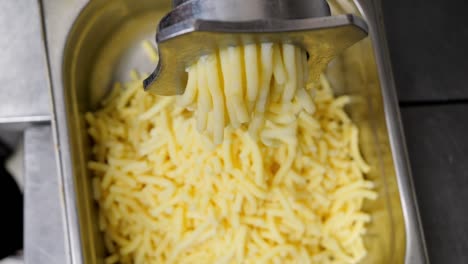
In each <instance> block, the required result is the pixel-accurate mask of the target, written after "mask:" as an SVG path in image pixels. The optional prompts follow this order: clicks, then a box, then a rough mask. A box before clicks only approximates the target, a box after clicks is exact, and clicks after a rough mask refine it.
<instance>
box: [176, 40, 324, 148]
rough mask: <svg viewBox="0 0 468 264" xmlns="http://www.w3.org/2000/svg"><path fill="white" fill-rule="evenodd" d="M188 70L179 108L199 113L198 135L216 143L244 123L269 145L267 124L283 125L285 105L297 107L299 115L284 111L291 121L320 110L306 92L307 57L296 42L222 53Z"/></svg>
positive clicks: (250, 45) (296, 110)
mask: <svg viewBox="0 0 468 264" xmlns="http://www.w3.org/2000/svg"><path fill="white" fill-rule="evenodd" d="M187 72H188V81H187V87H186V90H185V93H184V94H183V95H182V96H181V97H180V99H179V105H180V106H182V107H185V108H187V109H188V110H190V111H194V112H195V116H196V119H197V129H198V131H199V132H201V133H203V134H205V135H206V136H207V137H208V138H210V139H211V140H212V141H213V143H214V144H215V145H218V144H220V143H221V142H222V141H223V137H224V129H225V128H226V127H232V128H234V129H236V128H238V127H240V126H241V125H244V126H247V127H248V130H249V132H250V134H251V135H252V136H253V137H254V138H259V139H260V140H261V141H263V143H266V144H268V143H269V142H270V141H271V140H269V139H268V137H265V136H264V135H263V131H264V130H265V129H264V126H265V121H270V122H274V123H278V122H277V119H278V117H276V116H277V115H278V111H281V112H282V113H283V112H284V111H282V109H281V108H282V107H284V106H287V107H290V106H292V105H294V108H295V111H294V112H292V111H287V112H284V113H288V114H290V116H287V118H288V119H287V120H288V122H291V121H290V120H291V119H292V120H294V119H296V118H297V114H298V113H299V112H300V111H301V110H305V111H307V112H308V113H312V112H313V111H314V110H315V106H314V104H313V102H312V98H311V95H310V93H309V91H307V90H306V83H307V81H308V79H309V76H308V73H309V71H308V65H307V54H306V52H305V51H304V50H302V49H301V48H299V47H295V46H294V45H292V44H273V43H261V44H248V45H241V46H237V47H228V48H224V49H219V50H218V51H216V52H215V53H213V54H210V55H206V56H202V57H201V58H199V59H198V61H197V63H195V64H194V65H192V66H191V67H189V68H188V69H187ZM275 110H276V111H275ZM291 114H292V115H291ZM282 118H283V119H282V120H283V122H284V118H285V117H282Z"/></svg>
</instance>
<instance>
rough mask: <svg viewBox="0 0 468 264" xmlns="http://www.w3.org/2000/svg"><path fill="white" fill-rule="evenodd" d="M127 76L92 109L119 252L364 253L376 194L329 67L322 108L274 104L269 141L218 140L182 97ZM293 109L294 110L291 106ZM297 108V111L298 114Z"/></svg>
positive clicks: (138, 257) (313, 259)
mask: <svg viewBox="0 0 468 264" xmlns="http://www.w3.org/2000/svg"><path fill="white" fill-rule="evenodd" d="M133 75H134V80H133V81H131V82H129V83H125V84H123V85H121V84H116V85H115V87H114V89H113V92H112V94H111V95H110V96H109V97H108V98H107V99H105V100H104V101H103V102H102V108H101V109H100V110H98V111H97V112H95V113H87V114H86V120H87V123H88V125H89V130H88V131H89V135H90V136H91V138H92V140H93V141H94V145H93V147H92V153H93V157H92V160H91V161H89V163H88V167H89V169H90V170H92V171H93V180H92V182H93V190H94V198H95V199H96V201H97V203H98V205H99V209H100V210H99V228H100V230H101V231H102V232H103V234H104V241H105V245H106V248H107V250H108V253H109V255H108V257H107V258H106V260H105V262H106V263H108V264H111V263H255V264H257V263H357V262H359V261H360V260H361V259H362V258H363V257H364V256H365V255H366V250H365V248H364V245H363V238H362V236H363V235H364V234H365V232H366V228H365V225H366V223H367V222H369V221H370V216H369V215H368V214H366V213H365V212H363V211H362V205H363V202H364V200H365V199H375V198H376V196H377V195H376V193H375V192H374V191H373V190H372V189H373V183H372V182H369V181H367V180H365V177H364V175H363V173H366V172H368V170H369V167H368V165H367V164H366V163H365V162H364V160H363V158H362V157H361V155H360V152H359V148H358V129H357V128H356V126H355V125H354V124H353V123H352V121H351V120H350V119H349V118H348V116H347V115H346V113H345V111H344V110H343V107H344V106H345V105H346V104H347V103H349V102H350V98H349V97H347V96H341V97H338V98H335V97H334V95H333V93H332V90H331V88H330V85H329V83H328V81H327V79H326V78H325V77H321V82H320V84H317V85H316V86H315V87H314V91H315V96H314V98H313V103H314V105H315V108H316V109H315V111H314V112H313V113H312V114H309V113H307V111H305V110H304V109H303V108H301V107H299V108H298V107H297V106H296V105H294V104H285V105H279V104H277V105H275V104H273V105H272V106H271V108H270V109H271V116H272V117H274V118H275V120H276V121H275V122H271V121H266V123H265V124H266V125H265V126H266V127H265V129H264V131H263V132H262V137H263V138H264V139H267V140H266V141H267V142H269V143H271V144H272V145H274V146H273V147H272V146H268V145H265V144H264V143H263V142H262V141H258V140H256V139H255V138H254V137H252V136H251V135H250V134H249V131H248V128H246V127H238V128H237V129H234V128H232V127H230V126H228V127H227V128H226V129H224V134H223V138H224V139H223V141H222V143H221V144H219V145H217V146H213V144H212V142H211V140H210V138H209V137H207V136H206V135H203V134H200V133H198V132H197V121H196V119H195V118H194V113H193V112H191V111H188V110H187V109H185V108H184V107H181V106H179V105H178V104H177V102H176V101H178V100H180V98H179V99H177V98H173V97H160V96H156V95H151V94H148V93H145V92H144V91H143V88H142V86H141V83H142V80H141V79H140V78H138V76H137V75H136V74H133ZM288 116H289V117H288ZM291 116H297V118H290V117H291Z"/></svg>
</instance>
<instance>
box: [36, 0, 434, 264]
mask: <svg viewBox="0 0 468 264" xmlns="http://www.w3.org/2000/svg"><path fill="white" fill-rule="evenodd" d="M330 3H331V5H332V8H333V11H334V12H335V13H354V14H356V15H360V16H362V17H364V18H365V19H366V20H367V22H368V23H369V26H370V37H368V38H366V39H365V40H364V41H362V42H360V43H359V44H357V45H355V46H353V47H351V48H350V49H349V50H347V51H346V52H345V53H344V54H343V55H342V56H340V57H339V58H337V59H336V60H334V61H333V62H332V63H331V65H330V67H329V69H328V72H327V73H328V76H329V77H330V78H331V79H332V82H333V85H334V88H335V90H336V93H338V94H340V93H346V94H352V95H355V96H356V97H358V98H361V100H357V102H356V103H355V104H353V105H351V106H350V107H349V109H347V110H348V111H349V113H350V114H351V116H352V118H353V120H354V121H355V122H356V123H357V124H358V126H359V127H360V130H361V133H360V137H361V148H362V151H363V155H364V156H365V158H366V159H367V161H368V162H369V163H370V164H371V166H372V171H371V173H370V174H369V175H368V177H369V178H371V179H372V180H373V181H375V182H376V184H377V186H378V192H379V199H378V200H377V201H375V202H368V203H367V204H366V205H365V207H366V210H367V211H369V212H370V213H371V215H372V217H373V221H372V223H371V225H370V226H369V232H368V234H367V235H366V237H365V243H366V246H367V248H368V250H369V254H368V256H367V257H366V259H365V260H364V261H363V263H391V264H393V263H407V264H418V263H427V262H428V259H427V254H426V250H425V245H424V239H423V233H422V229H421V224H420V220H419V215H418V210H417V205H416V201H415V195H414V191H413V186H412V181H411V175H410V170H409V166H408V158H407V154H406V148H405V144H404V142H405V141H404V138H403V134H402V131H401V124H400V114H399V109H398V104H397V101H396V95H395V88H394V82H393V76H392V72H391V68H390V62H389V58H388V50H387V46H386V41H385V35H384V31H383V25H382V21H381V11H380V2H379V1H375V0H374V1H364V0H361V1H358V2H357V3H356V4H353V3H352V2H351V1H340V0H336V1H330ZM169 7H170V2H169V1H168V0H166V1H162V0H159V1H158V0H138V1H131V0H92V1H90V2H89V3H88V1H87V0H68V1H63V0H44V1H43V12H44V26H45V34H46V45H47V50H48V60H49V67H50V74H51V84H52V96H53V107H54V116H53V127H54V129H53V130H54V138H55V142H56V145H57V148H56V150H57V153H58V157H59V160H58V167H59V175H60V186H61V188H62V191H63V193H62V194H63V201H64V204H63V206H64V215H63V217H64V220H65V221H64V222H65V227H64V228H65V233H66V242H67V244H66V249H67V257H68V258H69V259H68V260H69V262H70V263H101V262H102V261H103V257H104V255H105V252H104V247H103V245H102V241H101V236H100V234H99V232H98V229H97V225H96V223H97V221H96V210H97V207H96V205H95V204H94V203H93V201H92V198H91V184H90V179H91V177H90V175H89V172H88V171H87V169H86V166H85V164H86V161H87V159H88V155H89V140H88V137H87V135H86V125H85V122H84V113H85V112H86V111H90V110H93V109H94V107H95V105H96V102H98V101H99V99H101V98H102V96H103V95H105V93H106V92H107V91H108V88H109V87H111V84H112V82H114V81H122V80H125V79H127V78H129V76H127V75H128V72H129V71H130V70H131V69H134V68H136V69H139V70H142V71H146V72H150V71H151V70H152V69H153V67H154V65H151V63H150V62H149V60H148V59H147V58H145V55H144V54H143V52H142V49H141V48H140V43H141V41H142V40H143V39H150V40H151V39H152V38H153V34H154V30H155V28H156V19H157V17H158V16H160V15H162V14H163V13H164V12H165V11H167V10H168V9H169Z"/></svg>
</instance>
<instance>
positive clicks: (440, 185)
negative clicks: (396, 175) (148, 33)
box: [402, 104, 468, 264]
mask: <svg viewBox="0 0 468 264" xmlns="http://www.w3.org/2000/svg"><path fill="white" fill-rule="evenodd" d="M467 113H468V104H467V105H445V106H421V107H410V108H403V109H402V116H403V122H404V130H405V133H406V141H407V146H408V150H409V154H410V161H411V167H412V170H413V178H414V183H415V188H416V194H417V197H418V202H419V208H420V213H421V218H422V222H423V227H424V231H425V235H426V241H427V246H428V252H429V256H430V259H431V262H432V263H436V264H437V263H468V204H467V201H468V119H467V116H466V114H467Z"/></svg>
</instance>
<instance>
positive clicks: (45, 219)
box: [24, 125, 66, 264]
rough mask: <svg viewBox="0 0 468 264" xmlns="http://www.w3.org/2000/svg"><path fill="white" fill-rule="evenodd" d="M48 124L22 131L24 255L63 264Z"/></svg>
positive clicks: (37, 263)
mask: <svg viewBox="0 0 468 264" xmlns="http://www.w3.org/2000/svg"><path fill="white" fill-rule="evenodd" d="M53 148H54V144H53V142H52V135H51V129H50V126H49V125H39V126H33V127H30V128H28V129H26V131H25V132H24V153H25V156H24V161H25V162H24V164H25V167H24V169H25V170H24V172H25V173H24V175H25V180H26V181H25V186H24V233H25V237H24V238H25V239H24V253H25V255H24V257H25V262H26V263H31V264H33V263H34V264H41V263H48V264H64V263H66V258H65V239H64V232H63V221H62V213H61V210H62V202H61V193H62V191H61V190H60V186H61V185H60V184H59V178H58V176H57V169H56V162H55V155H54V149H53Z"/></svg>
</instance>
